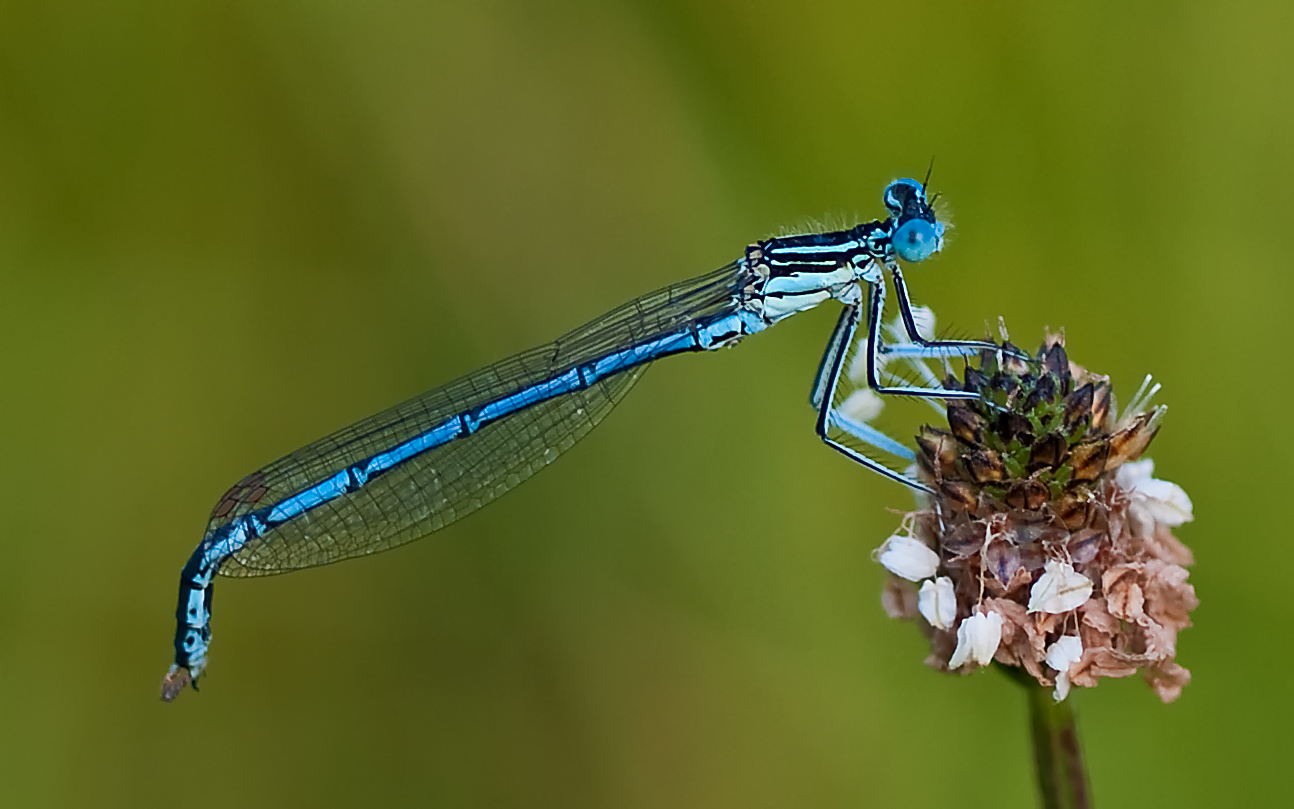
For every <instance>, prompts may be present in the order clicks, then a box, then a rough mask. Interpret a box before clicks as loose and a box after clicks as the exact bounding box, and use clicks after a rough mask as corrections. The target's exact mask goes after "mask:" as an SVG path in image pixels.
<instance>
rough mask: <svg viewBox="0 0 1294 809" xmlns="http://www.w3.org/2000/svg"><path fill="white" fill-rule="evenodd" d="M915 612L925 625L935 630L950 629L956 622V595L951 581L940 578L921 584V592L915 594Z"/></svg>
mask: <svg viewBox="0 0 1294 809" xmlns="http://www.w3.org/2000/svg"><path fill="white" fill-rule="evenodd" d="M917 611H918V612H920V613H921V616H922V617H923V618H925V619H926V623H928V624H930V625H931V626H933V627H935V628H936V629H951V628H952V625H953V621H955V620H957V595H956V594H955V593H954V592H953V580H952V579H950V578H948V577H947V576H940V577H939V578H937V579H935V580H933V581H931V580H928V579H927V580H926V581H924V582H922V583H921V592H920V593H918V594H917Z"/></svg>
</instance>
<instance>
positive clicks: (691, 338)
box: [208, 312, 764, 561]
mask: <svg viewBox="0 0 1294 809" xmlns="http://www.w3.org/2000/svg"><path fill="white" fill-rule="evenodd" d="M745 314H746V313H744V312H743V313H742V314H738V315H727V316H724V317H719V318H716V319H715V320H714V321H713V322H712V323H710V324H708V325H705V326H700V327H699V328H697V329H695V330H693V328H692V324H689V325H688V328H687V329H686V330H684V331H681V332H678V333H676V334H670V335H666V336H665V337H661V338H658V339H656V340H652V341H650V342H647V343H642V344H641V345H636V346H632V347H630V348H626V349H622V350H620V351H616V352H614V353H611V354H608V355H606V356H604V357H601V358H599V359H597V360H594V361H592V362H589V363H586V364H584V365H580V366H577V367H575V368H571V369H569V370H567V371H565V372H564V373H562V374H561V375H559V376H556V377H553V378H552V379H545V380H544V381H542V382H538V383H536V384H534V385H531V386H530V387H528V388H523V389H521V390H519V391H517V392H515V393H510V394H508V395H507V396H504V397H502V398H499V399H495V400H494V401H492V402H486V403H485V404H483V405H481V406H479V407H476V408H473V409H472V410H469V411H466V412H464V413H460V414H457V415H454V416H451V417H449V418H447V419H445V420H444V421H442V422H440V423H439V424H437V425H436V426H435V427H432V428H431V429H429V430H427V431H425V432H423V433H419V434H418V435H416V436H414V437H413V438H410V439H409V440H408V441H405V442H404V443H402V444H399V445H397V446H395V447H393V448H391V449H389V450H387V451H385V452H381V453H378V454H377V455H373V456H372V457H370V458H367V459H365V460H363V461H360V462H359V463H355V464H352V465H350V466H348V467H346V468H345V469H343V470H341V471H339V472H337V473H336V474H333V475H331V476H330V477H328V478H326V479H325V480H322V481H320V482H319V483H316V484H315V485H313V486H311V487H310V488H308V489H303V490H302V491H300V492H297V493H296V494H293V495H292V496H290V497H288V498H286V499H284V500H282V501H280V502H279V503H277V504H276V505H274V506H271V507H267V508H263V509H259V510H257V511H256V512H253V513H252V514H247V515H244V516H243V517H241V518H239V519H238V520H235V521H234V522H233V523H230V524H229V525H228V526H226V527H225V530H226V531H227V532H228V534H229V536H228V537H227V538H226V540H232V541H224V542H218V543H217V545H218V546H219V548H218V550H219V551H224V552H225V553H222V554H221V558H226V557H227V556H229V555H232V554H233V553H236V552H237V551H238V550H239V549H240V548H241V547H242V546H243V545H244V544H245V543H246V541H247V540H248V539H250V538H251V536H259V535H260V534H261V533H262V531H264V530H266V529H269V528H274V527H275V526H279V525H282V524H283V523H285V522H288V521H289V520H292V519H295V518H296V517H299V516H301V515H302V514H305V513H306V512H308V511H311V510H313V509H315V508H318V507H319V506H321V505H323V504H324V503H327V502H329V501H331V500H336V499H337V498H339V497H341V496H342V495H344V494H349V493H351V492H355V491H358V490H359V489H361V488H363V487H364V486H365V485H366V484H367V483H368V482H369V481H371V480H373V479H374V478H377V477H379V476H380V475H382V474H383V473H385V472H388V471H390V470H392V469H394V468H396V467H398V466H399V465H400V464H402V463H404V462H405V461H408V460H409V459H410V458H413V457H415V456H418V455H421V454H422V453H424V452H427V451H429V450H433V449H435V448H436V447H439V446H443V445H444V444H447V443H449V442H450V441H453V440H454V439H456V438H461V437H463V436H465V435H470V434H472V433H474V432H476V431H477V430H479V429H481V428H482V427H484V426H485V425H487V424H489V423H491V422H494V421H498V420H499V419H502V418H504V417H506V416H510V415H512V414H514V413H517V412H520V411H522V410H525V409H526V408H529V407H533V406H535V405H537V404H540V403H542V402H546V401H549V400H550V399H555V398H557V397H558V396H563V395H565V394H568V393H573V392H575V391H577V390H583V389H585V388H588V387H589V386H591V385H593V384H594V383H596V382H598V381H599V380H602V379H605V378H607V377H609V376H613V375H615V374H618V373H621V372H623V371H627V370H629V369H630V368H634V367H636V366H639V365H644V364H646V363H649V362H651V361H653V360H656V359H659V358H661V357H664V356H668V355H670V354H678V353H682V352H686V351H700V350H705V349H709V348H713V347H715V346H717V345H720V344H722V343H725V342H728V341H731V340H732V339H735V338H737V337H741V336H744V335H746V334H753V333H754V332H756V331H759V330H760V329H762V328H763V326H764V324H763V323H762V322H756V319H755V318H754V316H743V315H745ZM249 520H250V521H249ZM262 520H263V522H262ZM212 550H217V548H212ZM210 555H211V551H208V556H210ZM211 561H215V560H211Z"/></svg>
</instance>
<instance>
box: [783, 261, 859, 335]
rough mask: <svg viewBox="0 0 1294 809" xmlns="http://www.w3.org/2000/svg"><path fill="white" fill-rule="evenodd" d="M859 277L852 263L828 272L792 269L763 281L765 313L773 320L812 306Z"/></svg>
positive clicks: (832, 295) (838, 292) (838, 294)
mask: <svg viewBox="0 0 1294 809" xmlns="http://www.w3.org/2000/svg"><path fill="white" fill-rule="evenodd" d="M857 277H858V270H857V269H856V268H855V267H854V266H853V265H852V264H842V265H838V266H836V267H834V268H832V269H831V270H829V271H827V272H793V273H788V274H787V275H779V276H776V277H773V278H770V279H768V283H766V284H765V285H764V317H765V318H767V319H768V320H769V322H770V323H771V322H775V321H778V320H781V319H782V318H784V317H787V316H789V315H793V314H795V313H796V312H803V311H805V310H806V309H812V308H813V307H815V306H817V305H818V304H820V303H822V302H823V301H825V300H827V299H828V298H835V297H839V296H840V295H842V294H844V292H845V290H846V289H847V288H848V287H849V286H851V285H853V284H854V283H855V279H856V278H857Z"/></svg>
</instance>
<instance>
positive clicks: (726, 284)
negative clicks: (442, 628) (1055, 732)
mask: <svg viewBox="0 0 1294 809" xmlns="http://www.w3.org/2000/svg"><path fill="white" fill-rule="evenodd" d="M744 283H745V279H744V278H743V277H742V269H741V266H740V265H739V264H737V263H733V264H730V265H728V266H726V267H723V268H721V269H719V270H716V271H715V272H713V273H710V274H708V275H705V276H701V277H700V278H696V279H693V280H691V281H687V282H683V283H680V284H675V285H673V286H669V287H666V288H664V289H660V290H657V291H656V292H652V293H649V294H647V295H643V296H642V297H640V298H637V299H635V300H633V301H630V302H629V303H626V304H624V305H623V306H620V307H618V308H616V309H614V310H612V311H611V312H608V313H607V314H605V315H603V316H602V317H599V318H597V319H596V320H593V321H592V322H590V323H588V324H586V325H584V326H581V327H580V328H578V329H575V330H574V331H572V332H570V333H569V334H567V335H565V336H563V337H562V338H560V339H558V340H557V341H555V342H553V343H549V344H548V345H545V346H540V347H539V348H534V349H531V350H529V351H525V352H523V353H521V354H518V355H516V356H514V357H510V358H508V359H505V360H502V361H500V362H498V363H495V364H494V365H491V366H488V367H486V368H483V369H481V370H479V371H477V372H475V373H472V374H469V375H467V376H465V377H462V378H460V379H457V380H455V381H453V382H450V383H449V384H447V385H444V386H442V387H439V388H436V389H435V390H432V391H428V392H427V393H424V394H422V395H421V396H418V397H416V398H414V399H410V400H409V401H407V402H404V403H402V404H399V405H396V406H395V407H393V408H391V409H389V410H386V411H383V412H381V413H378V414H376V415H374V416H370V417H369V418H366V419H364V420H362V421H360V422H357V423H356V424H353V425H351V426H350V427H346V428H345V429H342V430H339V431H337V432H336V433H333V434H332V435H329V436H327V437H325V438H322V439H320V440H318V441H316V442H314V443H313V444H310V445H309V446H306V447H304V448H302V449H300V450H297V451H296V452H293V453H292V454H291V455H288V456H286V457H284V458H281V459H279V460H278V461H275V462H274V463H272V464H270V465H269V466H266V467H265V468H263V469H261V470H259V471H257V472H255V473H253V474H252V475H249V476H248V477H247V478H245V479H243V480H242V481H240V482H239V483H238V484H236V485H235V486H234V487H233V488H231V489H230V490H229V492H227V493H226V494H225V496H224V497H222V498H221V500H220V502H218V503H217V504H216V507H215V510H214V511H213V512H212V516H211V520H210V522H209V523H208V525H207V534H206V536H207V537H208V538H211V537H212V536H213V535H214V533H215V532H217V531H219V530H220V529H221V528H223V527H225V526H227V525H229V524H230V523H231V522H233V521H234V520H237V519H239V518H240V517H243V516H244V515H247V514H249V513H252V512H257V513H268V512H269V511H270V510H272V509H273V507H274V506H275V505H278V504H282V503H284V501H286V500H288V499H289V498H292V497H293V496H295V495H298V494H299V493H301V492H304V491H307V490H309V489H311V488H312V487H316V486H317V485H318V484H320V483H321V482H322V481H327V480H329V479H330V478H333V477H334V476H336V475H338V474H339V473H344V472H345V470H347V469H348V468H351V467H352V466H353V465H355V464H358V463H362V462H364V461H365V460H366V459H372V458H374V457H376V456H379V455H380V454H382V453H390V452H391V451H392V449H393V448H395V447H400V446H407V442H410V441H411V440H413V439H416V438H417V437H418V436H420V435H424V434H426V433H427V431H428V430H431V429H433V428H435V427H436V425H439V424H443V423H446V422H447V420H452V419H454V417H455V416H456V415H461V414H464V413H468V412H470V411H473V410H474V409H475V408H479V407H481V406H483V405H485V404H487V403H490V402H497V401H499V400H501V399H503V398H505V397H507V396H509V395H511V394H515V393H517V392H519V391H524V390H527V389H530V388H531V387H532V386H534V385H536V384H538V383H542V382H545V381H547V380H550V379H554V378H557V377H559V376H561V375H562V374H563V373H567V372H568V371H569V370H570V369H573V368H577V367H580V366H582V365H584V364H585V363H588V362H591V361H593V360H596V359H599V358H602V357H605V356H607V355H608V354H610V353H611V352H614V351H618V350H621V349H624V348H626V347H628V346H633V345H639V344H643V343H645V342H648V341H651V340H654V339H657V338H660V337H662V336H667V335H670V334H674V333H678V332H679V331H680V330H685V329H687V328H688V325H689V324H690V323H691V322H694V321H696V320H699V319H701V318H706V317H711V316H714V315H717V314H723V313H726V312H728V311H730V310H731V311H735V309H736V305H737V304H736V301H737V299H738V296H739V292H740V289H741V287H742V285H743V284H744ZM644 368H645V365H643V366H637V367H632V368H628V369H626V370H624V371H621V372H619V373H616V374H614V375H611V376H607V377H604V378H602V379H600V380H599V381H597V382H594V383H593V384H591V385H589V386H588V387H584V388H581V389H578V390H572V391H570V392H567V393H564V394H562V395H560V396H557V397H555V398H551V399H547V400H545V401H541V402H538V403H536V404H532V405H530V406H528V407H524V408H522V409H518V410H515V411H513V412H511V413H510V414H509V415H507V416H504V417H502V418H500V419H498V420H496V421H493V422H490V423H488V424H485V425H484V426H482V427H480V429H479V430H477V431H476V432H474V433H471V434H470V435H462V436H461V437H458V438H455V439H453V440H450V441H448V442H447V443H443V444H440V445H439V446H434V447H432V448H430V449H427V450H426V451H422V452H418V453H416V454H413V455H411V456H410V457H407V458H402V459H401V460H400V462H399V463H398V464H395V465H393V466H392V467H391V468H389V469H386V470H384V471H383V473H382V475H381V476H380V477H375V478H374V479H372V480H369V481H368V482H367V483H366V484H365V485H363V486H362V487H360V488H357V489H355V490H354V491H350V492H348V493H346V494H342V495H340V496H337V497H335V498H333V499H329V500H328V501H327V502H323V503H321V504H318V505H316V506H313V507H311V508H310V509H308V510H304V511H303V512H302V513H299V514H297V515H296V516H294V517H293V518H292V519H290V520H288V521H286V522H282V523H281V524H278V525H275V526H274V527H271V528H269V529H268V530H266V531H264V532H263V533H261V534H260V535H259V536H255V537H252V538H251V539H249V540H248V541H247V542H246V543H245V544H243V545H241V547H239V548H238V549H237V550H236V551H234V552H233V553H232V555H231V556H229V557H228V558H227V559H225V560H224V562H223V565H222V566H221V568H220V573H221V574H223V575H226V576H258V575H268V574H274V573H284V572H287V571H290V570H297V569H300V568H305V567H312V566H315V565H323V564H328V563H330V562H336V561H340V560H342V559H348V558H351V557H355V556H362V555H366V554H371V553H378V552H381V551H384V550H389V549H391V548H394V547H396V546H397V545H402V544H404V543H406V542H410V541H412V540H415V539H418V538H420V537H422V536H424V535H426V534H429V533H431V532H432V531H436V530H438V529H440V528H443V527H445V526H446V525H449V524H450V523H452V522H454V521H455V520H457V519H460V518H462V517H464V516H466V515H468V514H470V513H472V512H473V511H475V510H476V509H478V508H480V507H481V506H483V505H485V504H486V503H489V502H490V501H491V500H493V499H494V498H496V497H498V496H500V495H502V494H504V493H505V492H507V491H508V490H509V489H511V488H512V487H514V486H516V485H517V484H519V483H521V482H522V481H523V480H525V479H526V478H528V477H530V476H531V475H533V474H534V473H535V472H537V471H539V470H540V469H542V468H543V467H544V466H546V465H548V464H549V463H551V462H552V461H554V460H556V458H557V457H558V456H559V455H560V454H561V453H563V452H565V451H566V450H568V449H570V448H571V447H572V446H574V445H575V442H577V441H579V440H580V439H581V438H583V437H584V436H585V435H587V434H588V432H589V431H590V430H592V429H593V428H594V427H595V426H597V424H598V423H599V422H600V421H602V419H603V418H605V417H606V415H607V413H609V412H610V411H611V409H612V408H613V407H615V405H616V404H617V403H618V402H619V401H620V400H621V398H623V397H624V395H625V394H626V393H627V392H628V390H629V388H631V387H632V386H633V384H634V382H636V381H637V380H638V377H639V376H641V374H642V372H643V370H644Z"/></svg>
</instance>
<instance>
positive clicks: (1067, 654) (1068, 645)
mask: <svg viewBox="0 0 1294 809" xmlns="http://www.w3.org/2000/svg"><path fill="white" fill-rule="evenodd" d="M1081 659H1083V641H1082V639H1081V638H1079V637H1078V636H1077V635H1061V636H1060V638H1058V639H1057V640H1056V642H1055V643H1053V644H1052V645H1050V646H1048V647H1047V656H1046V657H1045V658H1043V660H1044V662H1046V664H1047V665H1048V666H1051V667H1052V668H1053V669H1055V670H1056V672H1057V674H1056V691H1055V697H1056V701H1057V702H1060V701H1061V700H1062V699H1064V698H1065V696H1066V695H1067V694H1069V667H1070V665H1072V664H1074V663H1077V662H1078V661H1079V660H1081Z"/></svg>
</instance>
